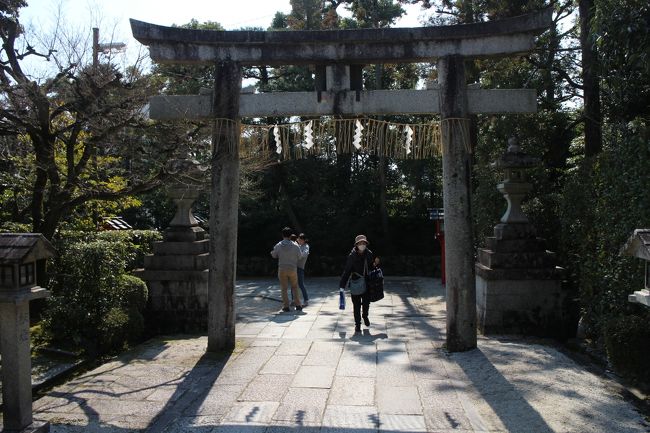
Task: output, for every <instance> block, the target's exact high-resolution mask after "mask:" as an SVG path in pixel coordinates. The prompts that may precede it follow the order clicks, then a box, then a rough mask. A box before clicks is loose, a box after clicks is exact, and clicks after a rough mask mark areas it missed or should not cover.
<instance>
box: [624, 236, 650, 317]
mask: <svg viewBox="0 0 650 433" xmlns="http://www.w3.org/2000/svg"><path fill="white" fill-rule="evenodd" d="M621 254H626V255H628V256H634V257H638V258H640V259H643V260H645V284H644V286H645V287H644V288H643V290H637V291H635V292H634V294H632V295H629V297H628V300H629V301H630V302H637V303H639V304H643V305H645V306H646V307H650V229H636V230H634V233H632V236H630V238H629V239H628V240H627V242H626V243H625V245H624V246H623V248H622V249H621Z"/></svg>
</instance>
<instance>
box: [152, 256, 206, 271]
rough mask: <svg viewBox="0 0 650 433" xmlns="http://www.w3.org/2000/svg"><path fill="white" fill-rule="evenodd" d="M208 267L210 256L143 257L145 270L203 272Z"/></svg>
mask: <svg viewBox="0 0 650 433" xmlns="http://www.w3.org/2000/svg"><path fill="white" fill-rule="evenodd" d="M209 266H210V254H208V253H204V254H197V255H164V256H159V255H148V256H145V257H144V268H145V269H147V270H156V269H163V270H179V271H180V270H203V269H208V267H209Z"/></svg>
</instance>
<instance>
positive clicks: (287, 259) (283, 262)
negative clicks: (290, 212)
mask: <svg viewBox="0 0 650 433" xmlns="http://www.w3.org/2000/svg"><path fill="white" fill-rule="evenodd" d="M291 233H292V230H291V229H290V228H289V227H285V228H283V229H282V240H281V241H280V242H278V243H277V244H275V246H274V247H273V250H272V251H271V257H273V258H274V259H278V280H280V289H281V291H282V311H291V308H290V307H289V295H288V293H287V289H288V285H289V284H290V285H291V294H292V297H293V305H295V307H296V310H297V311H302V304H301V303H300V292H299V290H298V260H300V258H301V252H300V247H299V246H298V244H297V243H295V242H293V241H291Z"/></svg>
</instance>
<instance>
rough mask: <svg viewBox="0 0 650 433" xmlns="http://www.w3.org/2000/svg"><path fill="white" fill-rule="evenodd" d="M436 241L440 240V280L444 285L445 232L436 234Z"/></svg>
mask: <svg viewBox="0 0 650 433" xmlns="http://www.w3.org/2000/svg"><path fill="white" fill-rule="evenodd" d="M438 241H439V242H440V281H441V282H442V285H443V286H444V285H445V275H446V272H445V234H444V233H440V234H439V235H438Z"/></svg>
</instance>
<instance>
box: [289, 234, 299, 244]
mask: <svg viewBox="0 0 650 433" xmlns="http://www.w3.org/2000/svg"><path fill="white" fill-rule="evenodd" d="M290 239H291V240H292V241H294V242H295V241H297V240H298V236H296V235H295V234H292V235H291V237H290Z"/></svg>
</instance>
